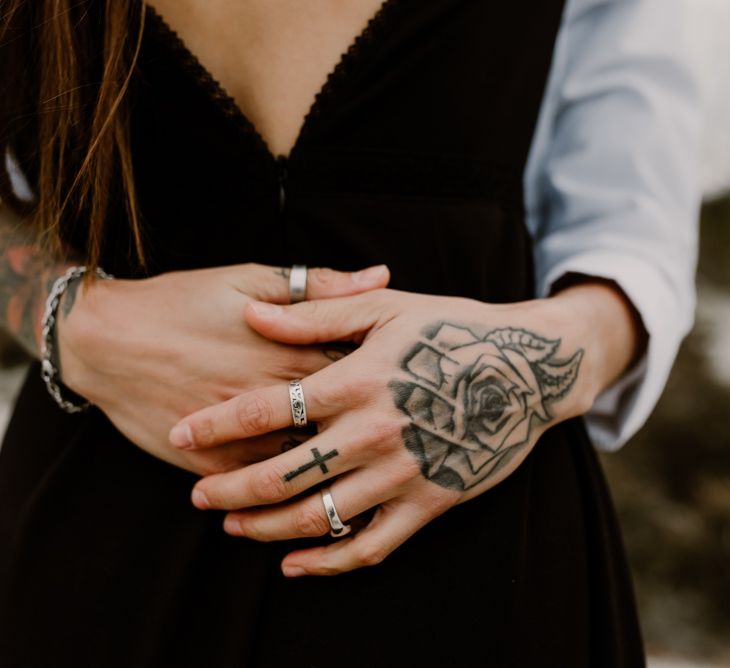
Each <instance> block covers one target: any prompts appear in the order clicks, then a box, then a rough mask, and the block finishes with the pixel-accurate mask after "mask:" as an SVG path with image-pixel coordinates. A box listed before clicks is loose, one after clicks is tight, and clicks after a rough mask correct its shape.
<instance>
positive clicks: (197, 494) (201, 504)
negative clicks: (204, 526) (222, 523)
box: [193, 488, 210, 510]
mask: <svg viewBox="0 0 730 668" xmlns="http://www.w3.org/2000/svg"><path fill="white" fill-rule="evenodd" d="M193 505H194V506H195V507H196V508H200V509H203V510H204V509H205V508H210V501H208V497H207V496H205V494H204V493H203V491H202V490H200V489H197V488H196V489H194V490H193Z"/></svg>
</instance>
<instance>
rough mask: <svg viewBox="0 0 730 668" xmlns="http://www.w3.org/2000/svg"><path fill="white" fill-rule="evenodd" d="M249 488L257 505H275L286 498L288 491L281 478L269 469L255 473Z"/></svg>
mask: <svg viewBox="0 0 730 668" xmlns="http://www.w3.org/2000/svg"><path fill="white" fill-rule="evenodd" d="M250 487H251V496H252V497H253V499H254V501H256V502H257V503H277V502H279V501H283V500H284V499H286V498H287V497H288V491H289V490H288V488H287V484H286V482H285V481H284V478H283V476H281V475H279V472H278V471H276V470H275V469H272V468H270V467H266V468H263V469H261V470H260V471H258V472H257V473H255V474H254V476H253V477H252V479H251V483H250Z"/></svg>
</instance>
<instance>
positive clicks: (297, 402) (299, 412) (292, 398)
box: [289, 379, 307, 427]
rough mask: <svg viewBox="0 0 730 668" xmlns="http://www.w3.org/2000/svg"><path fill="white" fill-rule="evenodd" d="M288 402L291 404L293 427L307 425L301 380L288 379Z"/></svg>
mask: <svg viewBox="0 0 730 668" xmlns="http://www.w3.org/2000/svg"><path fill="white" fill-rule="evenodd" d="M289 403H290V404H291V417H292V420H293V422H294V426H295V427H306V426H307V407H306V405H305V404H304V390H303V389H302V383H301V380H299V379H297V380H291V381H289Z"/></svg>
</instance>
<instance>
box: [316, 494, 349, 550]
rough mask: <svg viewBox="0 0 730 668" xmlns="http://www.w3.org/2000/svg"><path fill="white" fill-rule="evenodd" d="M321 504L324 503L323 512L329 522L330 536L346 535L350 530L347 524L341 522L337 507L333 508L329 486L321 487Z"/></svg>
mask: <svg viewBox="0 0 730 668" xmlns="http://www.w3.org/2000/svg"><path fill="white" fill-rule="evenodd" d="M320 493H321V494H322V504H323V505H324V512H325V513H327V520H328V521H329V523H330V536H332V537H333V538H342V537H343V536H346V535H347V534H348V533H350V531H351V530H352V527H351V526H350V525H349V524H343V522H342V520H341V519H340V516H339V515H338V514H337V508H335V502H334V501H333V500H332V493H331V492H330V488H329V487H323V488H322V491H321V492H320Z"/></svg>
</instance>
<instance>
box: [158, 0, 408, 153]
mask: <svg viewBox="0 0 730 668" xmlns="http://www.w3.org/2000/svg"><path fill="white" fill-rule="evenodd" d="M397 3H398V0H383V2H382V3H381V4H380V6H379V7H378V9H377V10H376V12H375V13H374V14H373V15H372V16H371V17H370V18H369V19H368V22H367V23H366V24H365V27H364V28H363V29H362V30H361V31H360V32H359V33H358V34H357V35H356V36H355V38H354V39H353V40H352V42H350V45H349V46H348V47H347V48H346V49H345V50H344V51H343V52H342V53H341V54H340V56H339V58H338V59H337V61H336V63H335V65H334V66H333V67H332V69H331V70H330V71H329V72H328V74H327V77H326V78H325V81H324V83H323V84H322V85H321V86H320V88H319V89H318V90H317V91H316V92H315V94H314V99H313V100H312V103H311V104H310V106H309V109H308V110H307V112H306V114H305V115H304V118H303V120H302V123H301V125H300V127H299V132H298V133H297V135H296V138H295V140H294V144H293V145H292V147H291V148H290V150H289V153H287V154H283V153H279V154H275V153H274V152H273V151H272V150H271V147H270V146H269V144H268V142H267V141H266V139H265V138H264V136H263V135H262V134H261V133H260V132H259V130H258V128H257V127H256V124H255V123H254V122H253V121H252V120H251V119H250V118H249V117H248V116H247V114H246V112H245V111H244V110H243V109H242V107H241V106H240V105H239V104H238V102H237V101H236V99H235V98H234V97H233V96H232V95H231V94H230V93H229V92H228V91H227V90H226V88H225V87H224V86H223V84H221V82H220V81H219V80H218V79H217V78H216V77H215V76H214V75H213V73H212V72H211V71H210V70H209V69H208V68H207V67H206V66H205V65H203V63H202V62H201V61H200V59H199V58H198V56H197V55H195V53H193V52H192V51H191V50H190V48H189V47H188V45H187V44H186V42H185V40H184V39H183V38H182V37H181V36H180V35H179V34H178V33H177V31H176V30H175V29H174V28H173V27H172V26H171V25H170V24H169V23H168V22H167V21H166V20H165V18H164V17H163V16H162V15H161V14H160V13H159V12H158V11H157V10H156V9H155V8H154V7H152V6H151V5H147V13H148V16H150V17H152V19H153V20H155V21H157V23H158V26H159V27H160V28H161V29H162V31H163V33H164V34H165V35H166V36H167V38H168V39H169V40H170V42H171V44H172V45H173V46H174V47H175V50H176V51H178V52H179V53H180V54H182V55H183V56H184V62H185V64H186V65H187V67H188V68H189V69H190V70H191V71H192V72H193V74H194V75H195V78H196V79H198V80H199V81H201V82H202V83H203V84H204V85H205V88H206V89H207V90H208V94H209V97H210V98H211V100H212V101H213V102H214V103H215V104H216V106H218V107H219V108H220V109H221V110H222V111H223V113H224V114H225V115H226V116H228V117H230V118H232V119H233V120H234V121H235V122H236V123H237V125H238V126H239V127H240V128H241V129H242V130H243V131H244V132H245V133H247V134H249V135H251V136H252V137H253V139H254V142H255V144H256V146H257V148H258V150H259V151H261V152H262V153H263V154H264V156H265V157H266V158H267V159H268V161H270V162H272V163H281V162H289V161H290V160H291V159H292V158H294V157H295V156H296V155H297V154H298V153H299V151H300V150H301V145H302V143H303V142H304V141H305V139H306V138H307V136H308V135H309V134H310V132H311V130H312V124H313V123H314V119H315V118H316V117H317V116H318V115H319V114H320V112H321V110H322V105H323V103H324V102H326V100H327V99H328V98H330V97H332V95H333V94H334V91H335V90H336V87H337V85H338V84H339V83H340V82H341V81H342V80H343V79H344V77H345V74H346V72H347V71H348V70H349V69H351V66H352V65H354V64H355V63H356V62H357V60H358V59H359V58H360V57H361V54H362V52H363V49H364V47H365V46H366V45H367V44H368V43H371V42H372V41H373V38H374V36H375V35H376V33H377V29H378V28H380V27H381V26H383V25H384V23H385V18H386V17H387V14H388V13H389V12H390V11H391V9H392V7H393V6H394V5H396V4H397Z"/></svg>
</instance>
